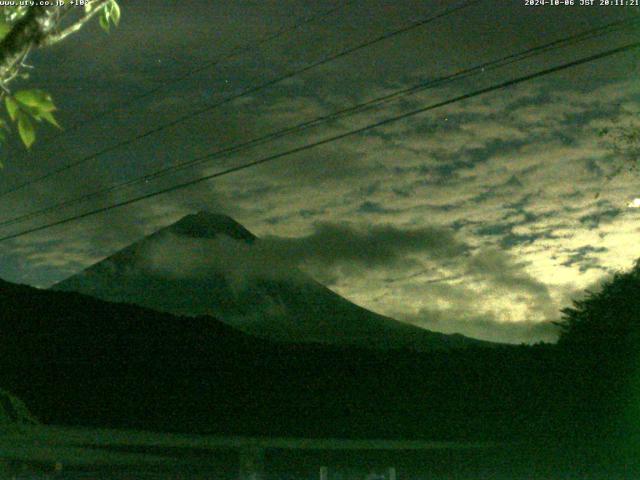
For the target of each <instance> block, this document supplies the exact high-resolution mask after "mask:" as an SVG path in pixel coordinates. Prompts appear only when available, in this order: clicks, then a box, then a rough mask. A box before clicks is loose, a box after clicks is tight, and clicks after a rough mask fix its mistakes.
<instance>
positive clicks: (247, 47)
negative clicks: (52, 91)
mask: <svg viewBox="0 0 640 480" xmlns="http://www.w3.org/2000/svg"><path fill="white" fill-rule="evenodd" d="M349 3H350V2H349V1H344V2H342V3H340V4H339V5H338V6H336V7H333V8H331V9H330V10H326V11H322V12H317V13H314V14H313V15H310V16H307V17H303V18H301V19H300V20H299V21H298V22H296V23H295V24H294V25H292V26H289V27H283V28H280V29H279V30H277V31H275V32H273V33H268V34H267V35H265V36H263V37H262V38H259V39H258V41H257V42H255V43H254V42H249V43H246V44H243V45H239V46H237V47H235V48H232V49H231V50H230V51H229V52H228V53H226V54H224V55H222V56H220V57H218V58H216V59H214V60H213V61H211V62H206V63H203V64H202V65H200V66H199V67H197V68H193V69H191V70H188V71H186V72H184V73H182V74H180V75H178V76H177V77H174V78H172V79H171V80H168V81H167V80H165V81H164V82H162V83H161V84H160V85H158V86H156V87H153V88H151V89H149V90H147V91H145V92H142V93H140V94H138V95H134V96H132V97H130V98H128V99H126V100H125V101H124V102H120V103H119V104H117V105H115V106H114V107H112V108H109V109H107V110H104V111H101V112H98V113H96V114H95V115H92V116H89V117H86V118H84V119H82V120H80V121H79V122H76V123H74V124H72V125H71V126H70V127H67V128H65V130H64V132H63V133H61V134H59V135H56V136H55V137H50V138H49V139H47V138H45V139H44V140H45V141H46V140H49V141H56V140H58V139H60V138H62V137H63V136H64V135H65V134H68V133H70V132H73V131H75V130H78V129H79V128H81V127H82V128H85V127H86V126H87V124H89V123H92V122H95V121H96V120H99V119H101V118H104V117H106V116H108V115H110V114H112V113H115V112H117V111H118V110H121V109H124V108H127V107H130V106H131V105H133V104H134V103H136V102H138V101H140V100H143V99H145V98H148V97H150V96H152V95H155V94H156V93H158V92H160V91H162V90H163V89H164V88H166V87H169V86H171V85H175V84H177V83H179V82H181V81H183V80H186V79H187V78H189V77H191V76H193V75H195V74H197V73H200V72H202V71H204V70H208V69H210V68H213V67H216V66H218V65H219V64H221V63H222V62H224V61H226V60H231V59H233V58H235V57H238V56H240V55H242V54H244V53H247V52H250V51H252V50H254V49H259V48H260V47H262V46H263V45H265V44H267V43H269V42H272V41H273V40H276V39H278V38H280V37H282V36H284V35H286V34H288V33H290V32H293V31H296V30H298V29H300V28H302V27H303V26H305V25H307V24H309V23H314V22H316V21H317V20H321V19H323V18H325V17H328V16H330V15H333V14H334V13H335V12H337V11H339V10H341V9H342V8H344V7H345V6H346V5H348V4H349ZM20 188H22V187H21V186H18V187H16V189H20ZM10 192H11V190H9V191H7V192H4V193H2V194H1V195H4V194H6V193H10Z"/></svg>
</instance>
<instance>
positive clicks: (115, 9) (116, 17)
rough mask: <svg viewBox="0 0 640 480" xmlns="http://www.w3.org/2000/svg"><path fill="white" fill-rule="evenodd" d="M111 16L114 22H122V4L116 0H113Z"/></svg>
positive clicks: (116, 23)
mask: <svg viewBox="0 0 640 480" xmlns="http://www.w3.org/2000/svg"><path fill="white" fill-rule="evenodd" d="M111 18H112V20H113V24H114V25H115V26H118V24H119V23H120V5H118V2H117V1H116V0H111Z"/></svg>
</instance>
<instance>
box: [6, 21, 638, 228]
mask: <svg viewBox="0 0 640 480" xmlns="http://www.w3.org/2000/svg"><path fill="white" fill-rule="evenodd" d="M638 23H640V19H635V18H634V19H632V20H622V21H616V22H611V23H608V24H606V25H603V26H600V27H595V28H592V29H589V30H586V31H583V32H580V33H577V34H575V35H572V36H570V37H564V38H562V39H558V40H554V41H552V42H548V43H545V44H543V45H539V46H536V47H532V48H530V49H527V50H524V51H520V52H517V53H513V54H510V55H507V56H505V57H502V58H500V59H498V60H492V61H489V62H485V63H482V64H480V65H477V66H474V67H471V68H467V69H465V70H462V71H459V72H456V73H454V74H451V75H447V76H443V77H439V78H436V79H433V80H429V81H426V82H421V83H419V84H417V85H414V86H411V87H408V88H404V89H401V90H398V91H395V92H392V93H390V94H387V95H384V96H381V97H377V98H374V99H371V100H368V101H366V102H363V103H360V104H357V105H354V106H351V107H348V108H344V109H341V110H338V111H336V112H333V113H331V114H328V115H324V116H320V117H316V118H314V119H312V120H309V121H305V122H303V123H299V124H297V125H295V126H292V127H288V128H285V129H283V130H279V131H276V132H272V133H269V134H267V135H263V136H261V137H258V138H254V139H252V140H249V141H247V142H243V143H240V144H236V145H232V146H230V147H227V148H224V149H221V150H217V151H215V152H213V153H210V154H208V155H207V157H205V158H202V157H200V158H196V159H192V160H189V161H186V162H182V163H178V164H176V165H171V166H168V167H166V168H163V169H160V170H157V171H155V172H152V173H149V174H145V175H142V176H140V177H136V178H133V179H130V180H127V181H124V182H121V183H118V184H115V185H112V186H109V187H106V188H103V189H101V190H98V191H95V192H91V193H87V194H84V195H81V196H78V197H76V198H72V199H69V200H65V201H63V202H60V203H57V204H55V205H51V206H48V207H45V208H42V209H40V210H36V211H34V212H29V213H26V214H23V215H19V216H17V217H14V218H10V219H7V220H4V221H0V227H5V226H9V225H13V224H15V223H19V222H23V221H26V220H29V219H32V218H34V217H37V216H40V215H44V214H46V213H50V212H53V211H57V210H59V209H61V208H65V207H69V206H71V205H75V204H77V203H81V202H84V201H87V200H90V199H92V198H96V197H99V196H103V195H107V194H109V193H114V192H116V191H119V190H122V189H124V188H127V187H130V186H132V185H136V184H139V183H146V182H149V181H150V180H154V179H156V178H160V177H162V176H165V175H167V174H169V173H174V172H177V171H180V170H184V169H186V168H190V167H193V166H196V165H199V164H202V163H205V162H210V161H212V160H214V159H217V158H221V157H225V156H228V155H230V154H233V153H237V152H238V151H242V150H245V149H247V148H251V147H255V146H258V145H262V144H264V143H267V142H270V141H273V140H276V139H278V138H282V137H285V136H287V135H291V134H293V133H298V132H301V131H303V130H305V129H307V128H311V127H314V126H317V125H319V124H322V123H326V122H328V121H330V120H336V119H339V118H343V117H346V116H350V115H354V114H358V113H361V112H364V111H366V110H369V109H371V108H373V107H378V106H380V105H382V104H385V103H387V102H390V101H392V100H397V99H399V98H403V97H404V96H407V95H411V94H415V93H417V92H420V91H424V90H426V89H429V88H435V87H440V86H442V85H445V84H448V83H450V82H453V81H456V80H460V79H465V78H468V77H470V76H472V75H479V74H482V73H485V72H488V71H492V70H495V69H497V68H502V67H505V66H507V65H511V64H513V63H516V62H521V61H522V60H525V59H527V58H531V57H534V56H537V55H541V54H544V53H547V52H549V51H552V50H555V49H558V48H563V47H567V46H570V45H575V44H576V43H578V42H583V41H587V40H591V39H594V38H597V37H599V36H602V35H605V34H609V33H615V32H618V31H619V30H620V29H621V28H623V27H629V26H634V25H636V24H638Z"/></svg>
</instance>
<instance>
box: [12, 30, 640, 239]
mask: <svg viewBox="0 0 640 480" xmlns="http://www.w3.org/2000/svg"><path fill="white" fill-rule="evenodd" d="M638 47H640V42H634V43H631V44H627V45H624V46H622V47H618V48H614V49H610V50H606V51H604V52H600V53H597V54H594V55H590V56H588V57H583V58H581V59H579V60H574V61H571V62H568V63H564V64H562V65H558V66H556V67H551V68H547V69H545V70H541V71H539V72H535V73H531V74H528V75H524V76H521V77H517V78H515V79H511V80H507V81H505V82H502V83H498V84H496V85H492V86H490V87H485V88H481V89H479V90H475V91H473V92H470V93H466V94H463V95H459V96H456V97H453V98H451V99H448V100H444V101H441V102H437V103H434V104H431V105H428V106H426V107H421V108H418V109H415V110H411V111H409V112H405V113H403V114H400V115H396V116H393V117H390V118H387V119H385V120H381V121H379V122H375V123H372V124H369V125H367V126H365V127H361V128H357V129H354V130H350V131H348V132H345V133H341V134H339V135H334V136H331V137H327V138H324V139H322V140H319V141H316V142H312V143H308V144H306V145H303V146H300V147H296V148H293V149H290V150H286V151H284V152H280V153H276V154H273V155H269V156H267V157H263V158H261V159H259V160H255V161H252V162H247V163H244V164H242V165H238V166H236V167H231V168H227V169H225V170H222V171H220V172H216V173H213V174H210V175H205V176H203V177H199V178H196V179H193V180H189V181H187V182H183V183H179V184H176V185H173V186H170V187H167V188H163V189H161V190H157V191H155V192H151V193H147V194H144V195H140V196H138V197H134V198H131V199H128V200H124V201H121V202H118V203H114V204H111V205H107V206H105V207H101V208H97V209H94V210H90V211H88V212H84V213H81V214H78V215H73V216H71V217H67V218H64V219H62V220H57V221H55V222H52V223H48V224H45V225H40V226H38V227H33V228H30V229H27V230H23V231H21V232H18V233H13V234H11V235H6V236H4V237H0V242H3V241H6V240H10V239H14V238H18V237H22V236H24V235H27V234H29V233H34V232H38V231H41V230H45V229H47V228H51V227H55V226H58V225H63V224H66V223H69V222H72V221H74V220H80V219H82V218H86V217H89V216H93V215H97V214H99V213H103V212H107V211H110V210H113V209H116V208H119V207H124V206H126V205H131V204H134V203H138V202H141V201H143V200H147V199H149V198H153V197H157V196H159V195H163V194H165V193H170V192H174V191H177V190H182V189H184V188H187V187H190V186H192V185H196V184H198V183H202V182H204V181H207V180H211V179H214V178H219V177H223V176H226V175H229V174H232V173H235V172H239V171H241V170H246V169H248V168H252V167H255V166H257V165H262V164H264V163H268V162H272V161H274V160H277V159H280V158H283V157H286V156H289V155H293V154H295V153H300V152H303V151H306V150H310V149H312V148H315V147H319V146H321V145H326V144H329V143H332V142H335V141H337V140H342V139H344V138H347V137H351V136H353V135H357V134H360V133H364V132H366V131H368V130H372V129H375V128H379V127H382V126H385V125H389V124H391V123H394V122H397V121H399V120H404V119H406V118H410V117H413V116H416V115H419V114H421V113H424V112H427V111H430V110H435V109H437V108H441V107H444V106H447V105H451V104H453V103H457V102H460V101H462V100H467V99H470V98H473V97H477V96H480V95H484V94H485V93H489V92H494V91H497V90H501V89H503V88H507V87H511V86H513V85H517V84H520V83H523V82H527V81H530V80H534V79H536V78H540V77H543V76H546V75H550V74H552V73H556V72H559V71H562V70H566V69H568V68H572V67H575V66H578V65H583V64H585V63H589V62H593V61H595V60H600V59H602V58H606V57H610V56H612V55H616V54H618V53H622V52H627V51H630V50H633V49H636V48H638Z"/></svg>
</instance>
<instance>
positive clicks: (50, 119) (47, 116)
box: [40, 112, 62, 130]
mask: <svg viewBox="0 0 640 480" xmlns="http://www.w3.org/2000/svg"><path fill="white" fill-rule="evenodd" d="M40 117H41V118H43V119H44V120H46V121H47V122H49V123H50V124H51V125H53V126H54V127H57V128H59V129H60V130H62V127H61V126H60V124H59V123H58V122H57V121H56V119H55V117H54V116H53V113H51V112H42V113H41V114H40Z"/></svg>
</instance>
